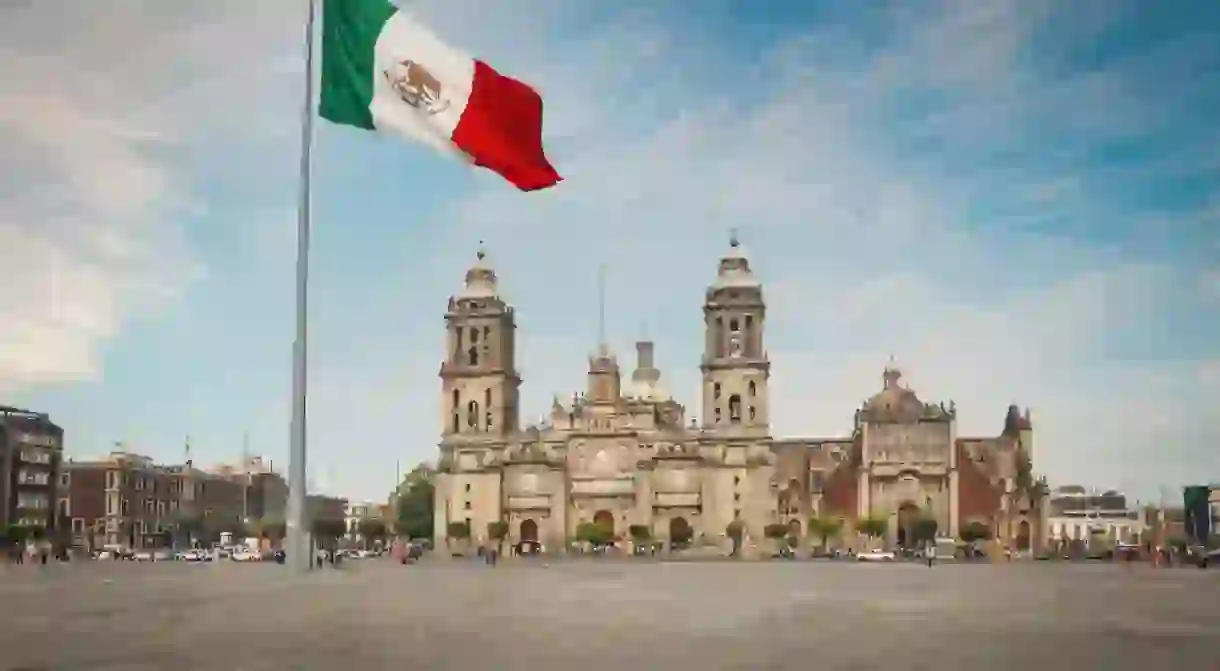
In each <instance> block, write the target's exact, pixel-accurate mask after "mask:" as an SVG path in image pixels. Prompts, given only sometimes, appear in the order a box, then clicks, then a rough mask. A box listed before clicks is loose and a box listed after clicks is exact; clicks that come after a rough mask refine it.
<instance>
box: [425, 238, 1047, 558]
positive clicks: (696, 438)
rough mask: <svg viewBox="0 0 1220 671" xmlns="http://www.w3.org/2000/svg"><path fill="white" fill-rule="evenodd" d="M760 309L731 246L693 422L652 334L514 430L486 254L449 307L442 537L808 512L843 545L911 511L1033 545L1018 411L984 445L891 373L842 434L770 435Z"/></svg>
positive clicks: (661, 528)
mask: <svg viewBox="0 0 1220 671" xmlns="http://www.w3.org/2000/svg"><path fill="white" fill-rule="evenodd" d="M766 316H767V311H766V303H765V301H764V300H763V287H762V285H761V283H760V282H759V280H758V278H757V277H756V276H755V275H754V273H753V272H752V270H751V268H750V263H749V261H748V259H747V258H746V256H745V254H744V253H743V252H742V250H741V249H740V247H739V245H738V243H737V241H736V239H733V240H731V241H730V247H729V250H728V251H727V253H726V254H725V255H724V257H723V258H721V259H720V263H719V267H718V270H717V274H716V277H715V278H714V279H713V280H712V282H711V284H710V285H709V286H708V288H707V291H706V295H705V300H704V303H703V320H704V334H705V337H704V343H703V355H702V359H701V366H700V368H701V370H702V373H703V382H702V399H701V400H702V407H701V410H700V413H699V419H698V420H697V419H695V418H694V417H691V418H688V417H687V416H686V408H684V407H683V406H682V405H681V404H679V403H678V402H677V401H675V400H674V399H673V398H671V397H670V396H668V395H667V394H665V393H664V391H662V388H661V386H660V384H659V381H660V378H661V373H660V371H659V370H657V368H656V367H655V365H654V359H653V343H651V342H647V341H645V342H638V343H636V362H635V368H634V370H633V371H631V375H630V378H629V379H628V380H624V378H623V374H622V371H621V369H620V367H619V361H618V359H617V358H616V357H615V356H614V355H613V354H612V353H611V352H610V351H609V350H608V349H607V348H606V347H605V346H604V345H603V346H602V347H600V349H599V350H598V351H597V352H596V353H595V354H594V355H593V356H591V357H590V358H589V362H588V364H589V368H588V375H587V384H586V388H585V391H584V392H583V393H577V394H574V395H573V396H572V398H571V400H570V402H569V403H568V404H566V405H565V404H564V403H563V402H561V401H560V399H559V398H558V397H556V399H555V401H554V402H553V404H552V407H551V412H550V417H549V419H548V420H547V421H545V422H543V423H542V424H541V425H538V426H529V427H521V426H520V425H519V416H520V407H519V399H520V391H519V389H520V385H521V378H520V377H519V376H518V375H517V371H516V366H515V363H516V359H515V356H516V331H515V328H516V325H515V320H514V311H513V308H512V306H510V305H509V304H508V303H506V302H505V300H504V297H503V296H502V295H501V294H500V292H499V289H498V286H497V279H496V273H495V271H494V270H493V269H492V267H491V265H490V263H489V262H488V260H487V258H486V256H485V254H484V253H483V252H482V251H480V252H479V254H478V260H477V262H476V263H475V265H474V266H473V267H471V268H470V269H469V270H468V271H467V272H466V283H465V288H464V290H463V291H462V292H461V293H459V294H458V295H456V296H453V297H451V298H450V299H449V307H448V311H447V312H446V314H445V321H446V324H447V331H448V347H447V350H448V352H447V354H446V357H445V360H444V362H443V363H442V364H441V370H440V378H441V388H442V392H441V393H442V403H441V412H442V417H441V421H442V424H443V430H442V434H441V441H440V459H439V463H438V466H439V467H438V475H437V479H436V502H435V503H436V505H435V529H436V534H437V536H438V538H437V539H436V540H437V542H438V544H439V543H441V542H443V541H444V536H445V535H446V534H447V529H448V527H449V525H450V524H451V523H454V522H465V523H466V524H467V525H468V526H469V529H470V532H471V537H472V538H473V539H475V541H476V542H478V541H481V540H484V539H486V537H487V534H488V528H489V525H490V524H491V523H494V522H505V523H507V525H508V540H509V541H510V542H517V541H522V540H533V541H538V542H541V543H543V544H544V545H545V546H546V547H548V548H553V549H559V548H563V547H566V545H567V543H568V541H569V540H571V539H572V538H573V537H574V535H575V534H576V529H577V526H578V525H580V524H581V523H582V522H594V523H597V524H599V525H603V526H605V527H609V528H612V529H613V530H614V533H615V535H616V536H618V537H627V535H628V528H629V527H630V526H633V525H644V526H647V527H648V528H649V529H650V530H651V535H652V537H653V538H656V539H666V538H669V537H671V536H673V535H677V534H678V529H682V530H683V533H684V535H692V534H693V537H694V539H695V542H697V543H698V542H711V543H719V542H723V539H724V538H725V535H726V529H727V528H728V526H729V524H730V523H731V522H733V521H735V520H737V521H739V522H740V523H741V524H742V525H743V526H744V530H745V534H746V535H747V536H748V537H751V538H761V537H762V536H763V529H764V528H765V527H766V526H768V525H772V524H785V525H788V526H789V527H790V528H791V529H792V530H793V531H794V532H797V533H804V531H805V527H806V526H807V524H808V520H809V519H810V518H811V517H819V518H836V519H839V520H841V521H842V522H843V525H844V531H843V535H844V536H853V535H854V529H855V525H856V524H857V523H858V522H859V521H860V520H863V519H872V520H883V521H884V522H885V525H886V529H887V531H886V534H885V536H884V539H883V540H884V541H885V542H886V543H887V544H888V545H890V546H895V545H905V544H906V540H907V539H908V538H910V537H911V529H912V524H913V521H914V520H915V519H917V518H918V517H919V516H923V517H931V518H933V519H935V520H936V522H937V528H938V534H939V535H941V536H949V537H954V538H957V537H958V536H959V534H960V533H961V530H962V528H963V527H964V525H972V526H973V527H974V528H975V529H977V528H979V525H982V527H984V528H986V529H987V530H988V532H989V533H990V534H991V535H993V536H994V537H995V538H996V539H998V540H1000V541H1001V542H1004V543H1005V544H1007V545H1008V546H1009V547H1012V548H1014V549H1031V548H1032V546H1033V545H1034V544H1036V543H1037V539H1038V538H1040V537H1041V535H1042V534H1041V531H1040V530H1041V529H1042V528H1043V526H1044V525H1043V524H1042V521H1041V515H1040V513H1039V510H1040V509H1041V508H1042V506H1041V505H1040V497H1039V492H1040V491H1041V488H1040V486H1039V483H1036V482H1034V481H1033V480H1032V478H1031V475H1030V473H1031V467H1032V451H1033V426H1032V423H1031V421H1030V415H1029V411H1028V410H1026V411H1024V412H1022V411H1021V410H1020V409H1019V408H1018V407H1017V406H1015V405H1014V406H1010V407H1009V408H1008V412H1007V415H1006V416H1005V419H1004V421H1003V424H1002V428H1001V430H1000V431H999V433H998V434H997V435H996V436H994V437H986V438H967V437H961V436H958V435H957V409H956V407H955V405H954V404H953V403H952V402H950V403H949V404H947V405H946V404H944V403H928V402H924V401H922V400H921V399H920V398H919V397H918V396H917V395H916V394H915V392H914V391H913V390H912V389H910V388H909V387H908V386H906V385H905V384H904V383H903V380H902V375H901V373H900V372H899V371H898V370H897V369H896V368H895V367H893V366H892V365H891V366H887V367H886V368H885V370H884V372H883V373H882V376H881V384H880V389H879V390H878V391H877V393H876V394H875V395H873V396H872V397H871V398H869V399H868V400H867V401H865V402H864V403H863V405H862V406H861V407H860V408H859V409H858V410H857V411H856V413H855V416H854V418H852V423H851V424H849V425H848V426H849V427H850V430H849V431H847V432H846V435H844V436H843V437H835V438H776V437H773V436H772V435H771V431H770V420H771V417H770V410H769V405H770V403H769V401H770V391H769V388H768V379H769V377H770V368H771V362H770V361H769V360H768V358H767V350H766V348H765V346H764V338H765V334H766ZM700 420H701V421H700Z"/></svg>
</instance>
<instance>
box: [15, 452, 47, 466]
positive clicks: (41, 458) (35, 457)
mask: <svg viewBox="0 0 1220 671" xmlns="http://www.w3.org/2000/svg"><path fill="white" fill-rule="evenodd" d="M21 460H22V461H24V462H26V463H30V464H49V463H51V454H50V453H49V452H44V451H43V450H31V449H24V450H22V451H21Z"/></svg>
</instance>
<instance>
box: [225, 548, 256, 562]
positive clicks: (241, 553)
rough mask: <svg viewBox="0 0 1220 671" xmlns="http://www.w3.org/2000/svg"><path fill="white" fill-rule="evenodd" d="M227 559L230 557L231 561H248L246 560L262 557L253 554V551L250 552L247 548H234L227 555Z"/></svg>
mask: <svg viewBox="0 0 1220 671" xmlns="http://www.w3.org/2000/svg"><path fill="white" fill-rule="evenodd" d="M229 559H231V560H233V561H240V562H248V561H258V560H259V559H262V557H260V556H259V555H257V554H254V553H253V552H250V551H249V550H245V549H237V550H234V551H233V553H232V554H231V555H229Z"/></svg>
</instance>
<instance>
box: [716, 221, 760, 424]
mask: <svg viewBox="0 0 1220 671" xmlns="http://www.w3.org/2000/svg"><path fill="white" fill-rule="evenodd" d="M765 318H766V304H765V303H764V302H763V295H762V284H761V283H760V282H759V281H758V278H756V277H755V276H754V273H753V272H752V271H751V270H750V262H749V261H748V260H747V259H746V257H745V254H744V252H743V251H742V250H741V245H740V244H739V243H738V240H737V236H736V235H734V236H732V238H730V240H729V251H728V253H727V254H726V255H725V256H724V258H722V259H720V267H719V269H718V272H717V276H716V280H715V281H714V282H712V284H711V286H709V287H708V289H707V295H706V300H705V301H704V304H703V321H704V329H705V334H706V339H705V344H704V348H703V363H702V366H701V369H702V370H703V427H704V429H705V430H710V431H716V432H726V433H736V434H743V435H753V436H765V435H768V434H769V433H770V413H769V412H768V405H769V403H768V391H767V380H768V379H769V378H770V376H771V363H770V362H769V361H768V360H767V352H766V349H764V347H763V322H764V320H765Z"/></svg>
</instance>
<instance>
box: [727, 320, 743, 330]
mask: <svg viewBox="0 0 1220 671" xmlns="http://www.w3.org/2000/svg"><path fill="white" fill-rule="evenodd" d="M740 330H741V325H740V324H738V323H737V320H736V319H730V320H729V331H732V332H733V333H737V332H738V331H740Z"/></svg>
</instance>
